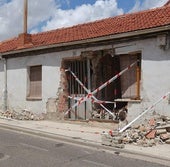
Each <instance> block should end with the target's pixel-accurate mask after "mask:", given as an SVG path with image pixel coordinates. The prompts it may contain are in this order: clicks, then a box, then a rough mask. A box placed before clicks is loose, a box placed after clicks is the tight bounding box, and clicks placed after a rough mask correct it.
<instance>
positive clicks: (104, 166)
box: [82, 159, 112, 167]
mask: <svg viewBox="0 0 170 167" xmlns="http://www.w3.org/2000/svg"><path fill="white" fill-rule="evenodd" d="M82 161H84V162H87V163H90V164H93V165H97V166H102V167H112V166H108V165H105V164H102V163H98V162H94V161H90V160H87V159H83V160H82Z"/></svg>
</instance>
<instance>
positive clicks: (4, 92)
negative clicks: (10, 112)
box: [1, 57, 8, 112]
mask: <svg viewBox="0 0 170 167" xmlns="http://www.w3.org/2000/svg"><path fill="white" fill-rule="evenodd" d="M1 60H2V61H3V63H4V89H3V112H5V111H6V110H7V108H8V106H7V98H8V91H7V59H5V58H2V57H1Z"/></svg>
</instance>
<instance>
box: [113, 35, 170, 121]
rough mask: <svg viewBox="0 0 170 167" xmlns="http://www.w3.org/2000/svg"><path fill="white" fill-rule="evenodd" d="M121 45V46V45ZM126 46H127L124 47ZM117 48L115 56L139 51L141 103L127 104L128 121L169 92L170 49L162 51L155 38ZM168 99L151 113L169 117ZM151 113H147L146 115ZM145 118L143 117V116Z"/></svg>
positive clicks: (169, 106) (169, 105)
mask: <svg viewBox="0 0 170 167" xmlns="http://www.w3.org/2000/svg"><path fill="white" fill-rule="evenodd" d="M121 45H122V44H121ZM126 45H127V46H126ZM124 46H125V47H120V46H119V45H118V46H117V47H118V48H117V49H116V54H127V53H130V52H135V51H141V53H142V64H141V70H142V71H141V73H142V76H141V77H142V80H141V90H140V91H141V102H140V103H137V102H129V103H128V107H129V112H130V113H129V115H128V116H129V120H132V119H133V118H135V117H136V116H138V115H139V114H140V113H141V112H142V111H144V110H146V109H147V108H148V107H150V106H152V105H153V104H154V103H155V102H157V101H158V100H159V99H160V98H161V97H162V96H164V95H165V94H166V93H167V92H170V75H169V71H170V49H167V50H163V49H161V48H160V47H159V45H158V42H157V38H152V39H146V40H141V41H137V42H131V43H128V44H124ZM168 99H169V98H166V99H165V100H163V101H162V102H160V103H158V105H156V106H155V108H154V110H153V111H156V112H157V113H159V114H165V115H170V104H169V102H168ZM152 113H153V112H152V111H151V112H150V111H149V112H148V113H147V114H146V116H148V114H152ZM144 117H145V116H144Z"/></svg>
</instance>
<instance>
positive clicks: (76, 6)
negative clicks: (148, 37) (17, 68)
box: [0, 0, 168, 41]
mask: <svg viewBox="0 0 170 167" xmlns="http://www.w3.org/2000/svg"><path fill="white" fill-rule="evenodd" d="M167 1H168V0H28V33H31V34H34V33H38V32H43V31H49V30H53V29H57V28H63V27H69V26H73V25H77V24H82V23H87V22H91V21H95V20H100V19H103V18H108V17H114V16H116V15H121V14H126V13H132V12H137V11H141V10H146V9H152V8H156V7H160V6H162V5H164V4H165V3H166V2H167ZM23 4H24V0H0V41H4V40H8V39H10V38H13V37H16V36H18V34H20V33H22V32H23V6H24V5H23Z"/></svg>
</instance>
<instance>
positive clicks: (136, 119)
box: [119, 92, 170, 133]
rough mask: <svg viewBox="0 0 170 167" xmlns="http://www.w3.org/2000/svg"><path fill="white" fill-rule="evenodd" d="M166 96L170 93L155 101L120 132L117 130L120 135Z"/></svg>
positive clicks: (169, 93)
mask: <svg viewBox="0 0 170 167" xmlns="http://www.w3.org/2000/svg"><path fill="white" fill-rule="evenodd" d="M168 95H170V92H168V93H166V94H165V95H164V96H162V97H161V98H160V99H159V100H157V101H156V102H155V103H154V104H153V105H152V106H150V107H149V108H147V109H146V110H145V111H143V112H142V113H141V114H139V115H138V116H137V117H136V118H135V119H134V120H133V121H131V122H130V123H129V124H127V125H126V126H125V127H123V128H122V129H121V130H119V132H120V133H122V132H123V131H124V130H126V129H127V128H128V127H129V126H130V125H132V124H133V123H134V122H135V121H137V120H138V119H139V118H140V117H142V116H143V115H144V114H145V113H147V112H148V111H150V110H152V109H153V108H154V107H155V106H156V105H157V104H158V103H160V102H161V101H162V100H164V99H165V98H166V97H167V96H168Z"/></svg>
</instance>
